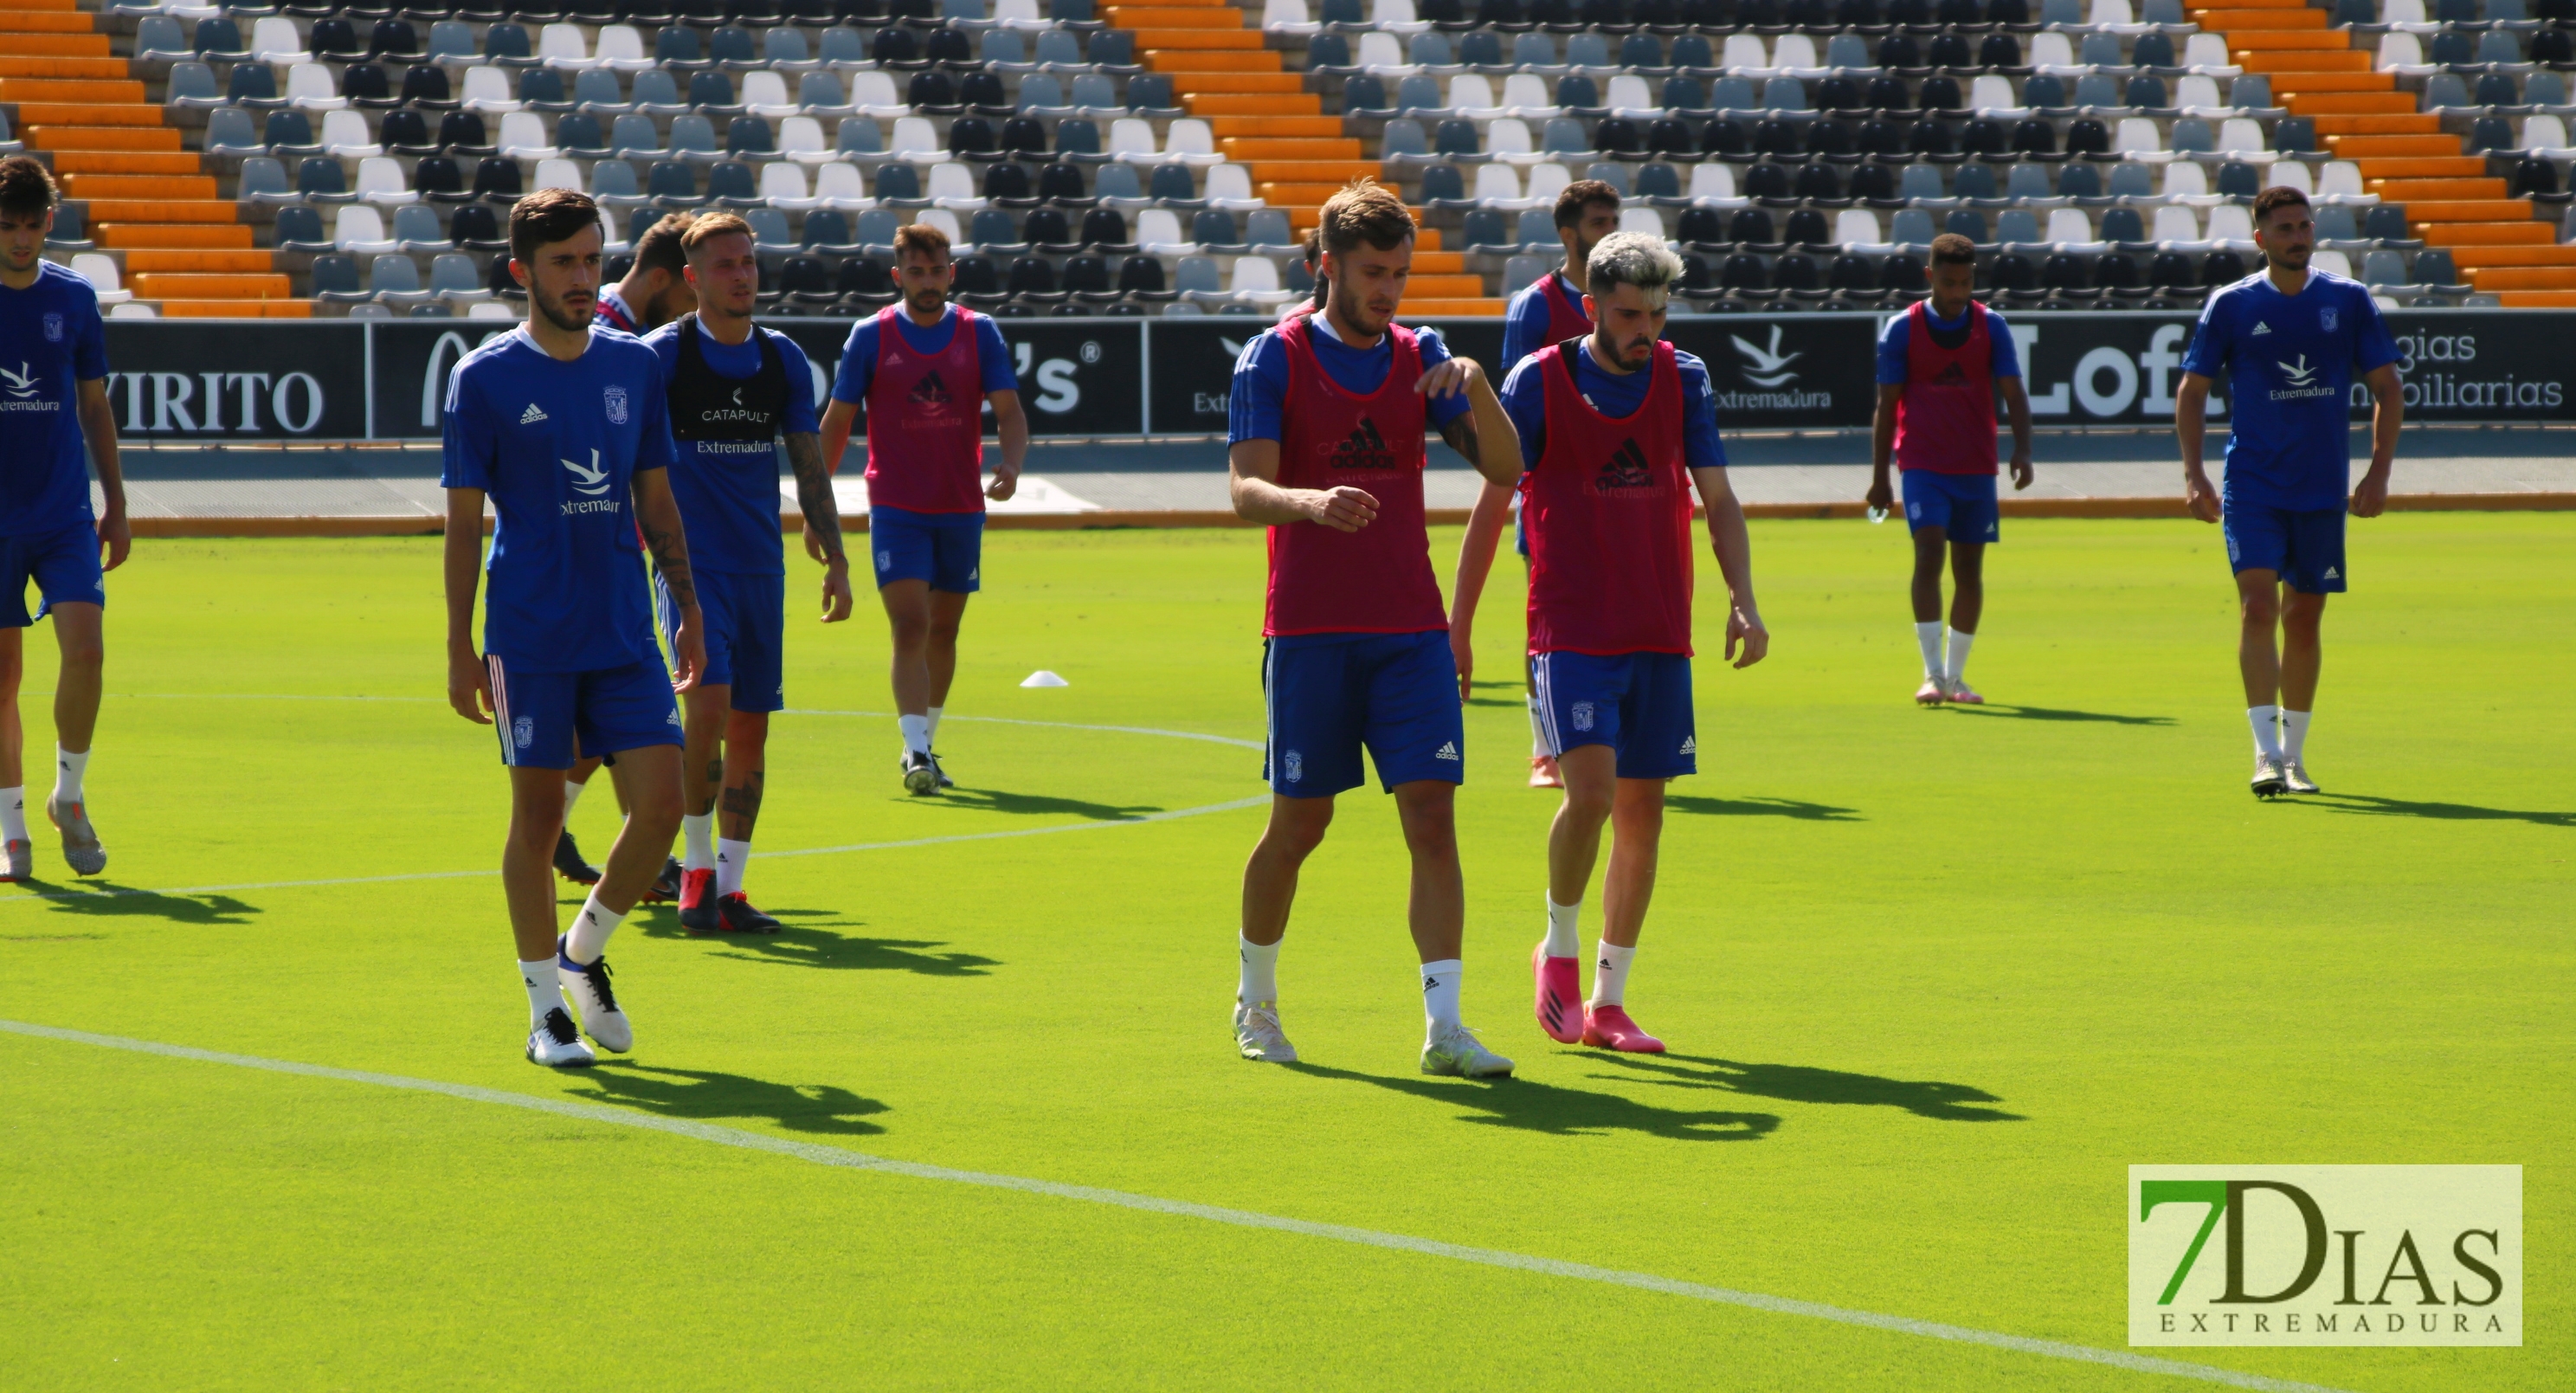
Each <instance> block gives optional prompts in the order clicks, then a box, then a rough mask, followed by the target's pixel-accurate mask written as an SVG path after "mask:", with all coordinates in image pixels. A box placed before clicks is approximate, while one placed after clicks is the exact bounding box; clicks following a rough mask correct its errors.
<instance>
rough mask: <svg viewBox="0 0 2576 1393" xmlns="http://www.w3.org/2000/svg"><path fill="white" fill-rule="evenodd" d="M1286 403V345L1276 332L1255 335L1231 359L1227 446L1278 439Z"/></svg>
mask: <svg viewBox="0 0 2576 1393" xmlns="http://www.w3.org/2000/svg"><path fill="white" fill-rule="evenodd" d="M1287 400H1288V345H1286V344H1284V343H1281V342H1280V341H1279V335H1278V333H1277V332H1276V331H1270V332H1264V333H1261V334H1258V335H1255V336H1254V338H1253V340H1252V342H1250V343H1247V344H1245V345H1244V346H1243V356H1242V357H1240V358H1237V359H1235V360H1234V385H1233V390H1232V391H1231V392H1229V393H1228V394H1227V397H1226V412H1225V414H1226V422H1225V432H1226V444H1228V445H1237V444H1241V443H1242V442H1244V441H1246V440H1277V439H1278V438H1279V417H1280V414H1281V410H1282V408H1283V407H1284V406H1285V404H1286V403H1287Z"/></svg>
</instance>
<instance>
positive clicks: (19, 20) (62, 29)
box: [0, 9, 97, 34]
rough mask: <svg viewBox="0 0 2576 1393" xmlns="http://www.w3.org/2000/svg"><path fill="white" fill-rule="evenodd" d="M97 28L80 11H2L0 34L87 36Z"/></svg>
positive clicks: (88, 17) (0, 12)
mask: <svg viewBox="0 0 2576 1393" xmlns="http://www.w3.org/2000/svg"><path fill="white" fill-rule="evenodd" d="M96 28H97V26H96V25H95V24H94V23H93V22H92V21H91V19H90V16H89V15H88V14H86V13H84V12H82V11H79V10H11V9H0V34H87V33H91V32H93V31H94V30H95V29H96Z"/></svg>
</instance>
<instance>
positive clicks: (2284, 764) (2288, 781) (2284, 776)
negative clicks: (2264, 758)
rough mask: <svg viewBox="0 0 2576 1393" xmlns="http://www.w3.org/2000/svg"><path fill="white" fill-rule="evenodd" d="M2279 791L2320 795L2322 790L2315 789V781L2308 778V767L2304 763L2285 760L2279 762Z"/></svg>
mask: <svg viewBox="0 0 2576 1393" xmlns="http://www.w3.org/2000/svg"><path fill="white" fill-rule="evenodd" d="M2281 791H2282V792H2284V793H2321V792H2323V791H2324V790H2322V789H2320V788H2318V787H2317V781H2316V780H2314V779H2311V778H2309V777H2308V766H2307V764H2306V763H2305V762H2304V761H2301V760H2295V759H2285V760H2283V761H2281Z"/></svg>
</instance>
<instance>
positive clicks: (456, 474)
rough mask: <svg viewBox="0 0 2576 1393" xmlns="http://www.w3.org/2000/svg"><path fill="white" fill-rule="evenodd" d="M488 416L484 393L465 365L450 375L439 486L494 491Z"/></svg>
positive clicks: (441, 433) (491, 443)
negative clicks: (484, 406) (474, 382)
mask: <svg viewBox="0 0 2576 1393" xmlns="http://www.w3.org/2000/svg"><path fill="white" fill-rule="evenodd" d="M484 418H485V412H484V409H483V395H482V393H480V392H477V391H475V390H474V387H473V383H472V380H471V379H470V378H469V377H468V375H467V374H466V371H465V368H464V366H463V365H461V364H460V365H459V366H458V367H457V368H456V370H455V371H454V372H451V373H449V374H448V376H447V424H446V426H445V427H444V428H443V429H442V430H441V432H440V436H441V442H440V443H441V444H442V445H443V446H444V450H443V452H442V454H441V456H440V466H439V471H438V486H439V487H440V488H445V489H481V490H483V491H484V492H485V493H490V492H491V491H492V459H493V453H494V452H493V448H492V447H493V436H492V429H491V423H490V422H489V421H487V420H486V419H484Z"/></svg>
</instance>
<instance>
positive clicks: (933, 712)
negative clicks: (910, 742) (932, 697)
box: [922, 706, 948, 743]
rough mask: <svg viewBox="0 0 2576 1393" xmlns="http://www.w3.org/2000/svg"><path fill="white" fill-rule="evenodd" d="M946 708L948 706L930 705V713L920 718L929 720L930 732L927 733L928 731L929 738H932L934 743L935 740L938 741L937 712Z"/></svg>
mask: <svg viewBox="0 0 2576 1393" xmlns="http://www.w3.org/2000/svg"><path fill="white" fill-rule="evenodd" d="M947 709H948V708H947V707H945V706H934V707H931V708H930V714H929V715H927V716H925V717H923V718H922V719H924V720H927V721H928V722H930V732H929V733H930V739H931V740H932V742H934V743H936V742H937V741H938V739H939V713H940V712H942V711H945V710H947Z"/></svg>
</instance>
